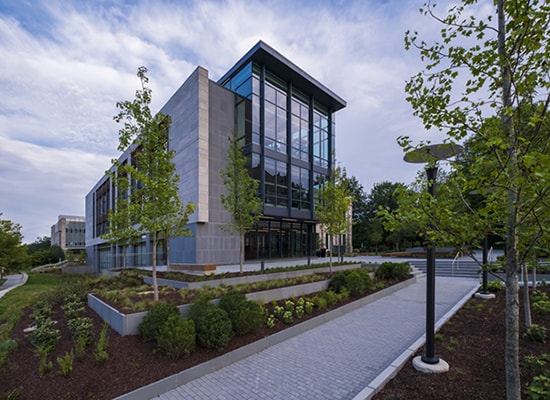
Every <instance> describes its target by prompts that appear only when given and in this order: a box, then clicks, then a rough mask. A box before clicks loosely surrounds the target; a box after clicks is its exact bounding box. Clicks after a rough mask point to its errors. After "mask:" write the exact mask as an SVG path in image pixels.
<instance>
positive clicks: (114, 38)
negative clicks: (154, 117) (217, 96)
mask: <svg viewBox="0 0 550 400" xmlns="http://www.w3.org/2000/svg"><path fill="white" fill-rule="evenodd" d="M444 2H446V1H444ZM444 2H443V3H444ZM422 4H423V1H416V0H408V1H403V0H386V1H381V0H378V1H374V0H356V1H353V0H351V1H345V0H340V1H329V0H321V1H312V0H306V1H299V0H282V1H278V0H271V1H259V0H227V1H210V0H205V1H152V0H151V1H138V0H134V1H78V0H75V1H58V0H47V1H32V0H0V54H2V57H1V61H0V93H2V96H0V212H1V213H3V216H2V217H1V218H2V219H10V220H12V221H14V222H16V223H19V224H21V225H22V226H23V234H24V236H25V239H24V241H25V242H32V241H34V240H35V239H36V238H37V237H42V236H49V235H50V226H51V225H52V224H54V223H55V222H56V221H57V216H58V215H60V214H69V215H84V197H85V195H86V194H87V193H88V191H89V190H90V189H91V187H92V186H93V185H94V184H95V182H96V181H97V180H98V179H99V178H100V177H101V176H102V175H103V173H104V171H105V170H106V169H108V168H109V166H110V163H111V159H112V158H114V157H116V156H117V152H116V147H117V132H118V126H117V125H116V124H115V123H114V122H113V120H112V117H113V115H115V113H116V108H115V104H116V102H117V101H119V100H127V99H132V98H133V96H134V92H135V90H136V89H137V88H138V86H139V81H138V79H137V77H136V71H137V68H138V67H139V66H141V65H145V66H147V67H148V68H149V74H148V75H149V77H150V87H151V88H152V90H153V104H152V106H153V109H154V110H155V111H157V110H158V109H160V108H161V107H162V105H163V104H164V103H165V102H166V101H167V100H168V98H169V97H170V95H171V94H172V93H174V92H175V90H176V89H177V88H178V87H179V86H180V85H181V84H182V83H183V82H184V80H185V79H186V78H187V76H188V75H189V74H190V73H191V72H192V71H193V70H194V69H195V68H196V67H197V66H198V65H201V66H203V67H205V68H206V69H208V71H209V76H210V79H212V80H217V79H218V78H219V77H220V76H221V75H222V74H223V73H224V72H225V71H227V70H228V69H229V68H230V67H231V66H232V65H233V64H234V63H235V62H236V61H237V60H238V59H239V58H240V57H241V56H242V55H243V54H244V53H245V52H246V51H248V50H249V49H250V48H251V47H252V46H253V45H254V44H255V43H256V42H257V41H258V40H264V41H265V42H266V43H268V44H269V45H271V46H272V47H274V48H275V49H277V50H278V51H279V52H280V53H282V54H283V55H285V56H286V57H287V58H289V59H290V60H291V61H293V62H294V63H295V64H297V65H298V66H300V67H301V68H302V69H304V70H305V71H307V72H308V73H309V74H311V75H312V76H313V77H315V78H316V79H317V80H319V81H320V82H322V83H323V84H325V85H326V86H327V87H329V88H330V89H331V90H333V91H334V92H335V93H337V94H338V95H339V96H341V97H342V98H344V99H345V100H346V101H347V104H348V105H347V107H346V108H345V109H344V110H342V111H340V112H338V113H337V115H336V123H337V132H336V133H337V140H336V146H337V152H336V157H337V159H338V161H339V162H340V163H341V165H342V166H343V167H345V168H346V170H347V172H348V174H349V175H352V176H355V177H356V178H357V179H358V180H359V181H360V182H361V184H362V185H363V187H364V189H365V191H366V192H367V193H368V192H370V189H371V188H372V185H373V184H375V183H378V182H382V181H385V180H388V181H392V182H404V183H410V182H412V181H413V179H414V177H415V175H416V173H417V170H418V168H419V167H417V166H412V165H410V164H406V163H404V162H403V161H402V160H403V154H402V151H401V149H400V148H399V146H398V145H397V143H396V138H397V137H398V136H400V135H410V136H412V137H413V138H414V139H415V140H416V141H420V140H425V139H431V140H432V141H433V142H436V141H438V140H439V138H441V137H442V136H441V135H440V134H438V133H434V132H432V133H430V134H428V132H426V131H425V130H424V129H423V127H422V125H421V123H420V121H419V120H418V119H417V118H415V117H413V115H412V112H411V109H410V107H409V105H408V104H407V103H406V101H405V94H404V92H403V88H404V85H405V82H406V80H407V79H408V78H409V77H410V76H412V75H414V74H415V73H417V72H418V71H419V70H420V69H421V64H420V61H419V57H418V55H417V54H416V53H415V52H405V50H404V46H403V37H404V32H405V31H406V30H408V29H410V30H418V31H420V32H421V34H422V35H423V37H425V38H426V39H430V38H432V37H433V38H435V37H436V36H437V32H438V31H439V28H440V27H439V26H438V25H437V24H436V23H435V22H433V21H431V20H430V19H428V18H427V17H424V16H421V15H420V13H419V12H418V9H419V7H421V6H422ZM438 8H440V9H441V10H443V9H444V7H441V6H440V7H438Z"/></svg>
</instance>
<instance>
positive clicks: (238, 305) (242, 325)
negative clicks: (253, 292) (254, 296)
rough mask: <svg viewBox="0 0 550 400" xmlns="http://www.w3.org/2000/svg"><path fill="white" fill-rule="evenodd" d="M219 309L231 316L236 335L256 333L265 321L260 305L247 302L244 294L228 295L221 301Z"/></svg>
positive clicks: (232, 292) (233, 293)
mask: <svg viewBox="0 0 550 400" xmlns="http://www.w3.org/2000/svg"><path fill="white" fill-rule="evenodd" d="M219 307H220V308H221V309H222V310H225V312H226V313H227V315H228V316H229V319H230V320H231V325H232V326H233V331H234V332H235V334H236V335H244V334H247V333H249V332H254V331H256V330H258V329H260V327H261V326H262V323H263V320H264V316H263V314H262V308H261V307H260V305H259V304H258V303H256V302H254V301H250V300H247V298H246V296H245V295H244V294H243V293H239V292H235V291H231V292H228V293H226V294H225V295H224V296H223V297H222V298H221V299H220V303H219Z"/></svg>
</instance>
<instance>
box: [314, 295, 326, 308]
mask: <svg viewBox="0 0 550 400" xmlns="http://www.w3.org/2000/svg"><path fill="white" fill-rule="evenodd" d="M311 302H312V303H313V305H314V306H315V307H317V308H318V309H319V310H324V309H326V308H327V299H325V298H324V297H321V296H315V297H313V298H312V299H311Z"/></svg>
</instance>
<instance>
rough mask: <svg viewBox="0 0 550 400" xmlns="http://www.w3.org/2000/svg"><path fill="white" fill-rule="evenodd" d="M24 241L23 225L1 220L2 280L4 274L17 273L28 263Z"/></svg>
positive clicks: (0, 265)
mask: <svg viewBox="0 0 550 400" xmlns="http://www.w3.org/2000/svg"><path fill="white" fill-rule="evenodd" d="M0 217H2V213H0ZM22 240H23V235H22V234H21V225H19V224H15V223H13V222H12V221H10V220H8V219H0V278H1V277H3V276H4V274H7V273H9V272H12V271H17V269H18V268H21V267H22V266H23V264H24V263H25V262H26V260H27V254H26V251H25V246H24V245H23V244H22V243H21V241H22Z"/></svg>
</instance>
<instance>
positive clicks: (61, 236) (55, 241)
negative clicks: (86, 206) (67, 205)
mask: <svg viewBox="0 0 550 400" xmlns="http://www.w3.org/2000/svg"><path fill="white" fill-rule="evenodd" d="M50 243H51V245H52V246H54V245H57V246H59V247H61V248H62V249H63V251H65V252H73V253H78V252H80V251H81V250H84V249H85V248H86V219H85V218H84V217H77V216H73V215H60V216H59V217H58V218H57V222H56V223H55V224H54V225H52V227H51V236H50Z"/></svg>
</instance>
